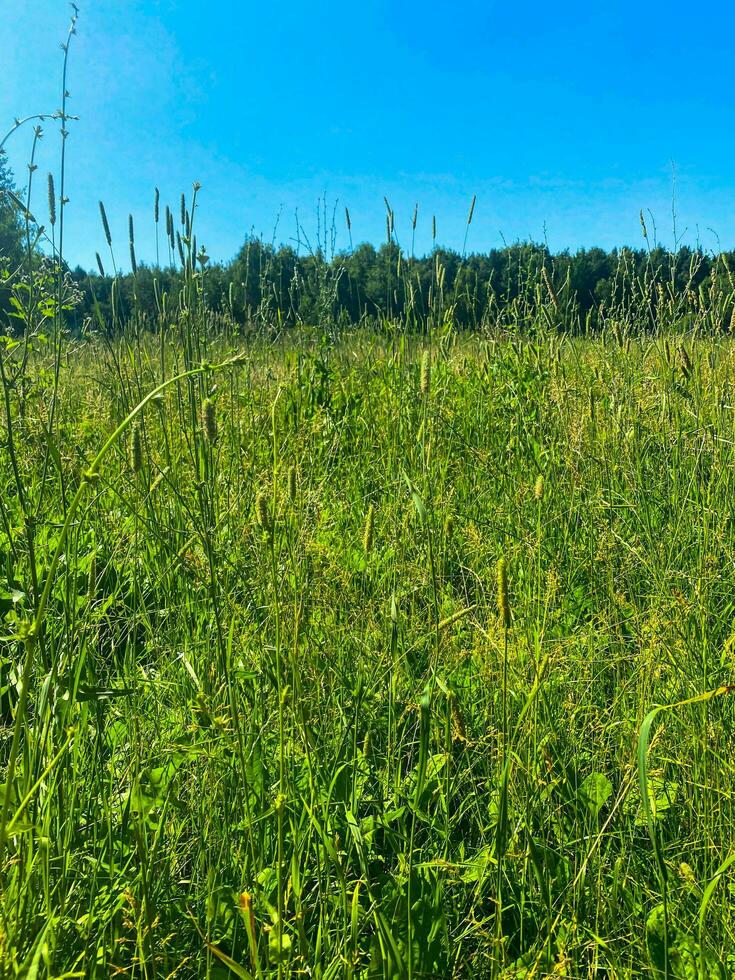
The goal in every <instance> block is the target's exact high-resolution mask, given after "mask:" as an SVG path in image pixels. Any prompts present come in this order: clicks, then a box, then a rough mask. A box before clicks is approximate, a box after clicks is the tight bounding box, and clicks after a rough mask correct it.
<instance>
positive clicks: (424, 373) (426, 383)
mask: <svg viewBox="0 0 735 980" xmlns="http://www.w3.org/2000/svg"><path fill="white" fill-rule="evenodd" d="M430 387H431V354H430V353H429V351H428V350H425V351H424V353H423V356H422V358H421V394H422V395H423V396H424V398H426V396H427V395H428V394H429V388H430Z"/></svg>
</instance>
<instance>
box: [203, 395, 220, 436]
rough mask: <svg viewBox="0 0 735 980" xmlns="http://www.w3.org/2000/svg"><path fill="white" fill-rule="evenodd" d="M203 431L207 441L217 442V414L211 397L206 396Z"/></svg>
mask: <svg viewBox="0 0 735 980" xmlns="http://www.w3.org/2000/svg"><path fill="white" fill-rule="evenodd" d="M202 432H203V433H204V438H205V439H206V440H207V442H216V440H217V415H216V413H215V410H214V402H213V401H212V399H211V398H205V399H204V401H203V402H202Z"/></svg>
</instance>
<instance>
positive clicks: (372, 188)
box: [0, 0, 735, 266]
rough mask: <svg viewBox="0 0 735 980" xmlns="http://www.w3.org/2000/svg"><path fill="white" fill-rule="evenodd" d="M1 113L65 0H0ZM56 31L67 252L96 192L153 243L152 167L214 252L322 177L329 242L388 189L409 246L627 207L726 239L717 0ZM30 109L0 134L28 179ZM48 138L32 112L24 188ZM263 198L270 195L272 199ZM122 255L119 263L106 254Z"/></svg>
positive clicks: (201, 10) (109, 1)
mask: <svg viewBox="0 0 735 980" xmlns="http://www.w3.org/2000/svg"><path fill="white" fill-rule="evenodd" d="M4 6H6V10H5V11H4V14H3V24H4V39H3V44H2V53H1V54H0V78H2V84H1V85H0V129H2V131H3V134H4V131H5V129H6V128H7V127H6V126H5V124H6V123H7V124H8V125H9V124H11V123H12V120H13V118H14V117H15V116H22V115H25V114H27V113H31V112H37V111H48V110H51V111H53V109H55V108H56V107H57V105H58V103H59V96H60V70H61V52H60V50H59V42H60V41H61V40H63V38H64V35H65V30H66V26H67V19H68V12H69V7H68V5H67V3H66V2H65V0H14V2H13V3H12V5H11V3H10V2H9V0H6V4H5V5H4ZM79 6H80V8H81V9H80V17H79V23H78V35H77V37H76V38H74V42H73V48H72V51H71V60H70V70H69V81H68V88H69V91H70V93H71V100H70V103H69V110H70V111H73V112H75V113H76V114H78V115H79V117H80V118H79V121H78V122H75V123H73V124H72V125H70V136H69V140H68V146H67V152H68V167H69V169H68V174H69V176H68V193H69V197H70V204H69V210H68V212H67V220H68V225H67V235H68V238H67V250H66V251H67V256H68V258H69V259H70V260H71V261H72V262H73V263H77V262H79V263H81V264H83V265H85V266H92V265H93V264H94V253H95V251H96V250H99V251H100V252H102V253H103V254H104V249H103V245H104V244H105V243H104V238H103V233H102V229H101V227H100V223H99V214H98V209H97V201H98V200H99V199H100V198H102V199H103V200H104V201H105V204H106V206H107V210H108V214H109V215H110V218H111V225H112V230H113V236H114V238H115V239H116V242H117V255H118V258H119V259H121V258H125V259H126V258H127V215H128V213H129V212H132V214H133V215H134V218H135V222H136V241H137V250H138V257H139V261H140V260H141V259H143V260H146V261H149V260H151V259H152V258H153V257H154V256H155V251H154V248H153V234H152V199H153V188H154V186H156V185H157V186H158V187H160V190H161V200H162V202H170V203H171V204H172V206H174V205H176V206H177V202H178V199H179V195H180V193H181V191H182V190H185V191H187V193H189V192H190V189H191V185H192V182H193V181H194V180H199V181H201V183H202V190H201V192H200V204H201V207H200V209H199V211H198V214H197V225H198V237H199V240H200V242H204V243H205V244H206V246H207V248H208V251H209V253H210V255H211V256H212V257H213V258H214V259H223V260H225V259H228V258H230V257H231V256H232V255H233V254H234V253H235V252H236V250H237V248H238V247H239V245H240V244H241V243H242V241H243V239H244V237H245V236H246V235H247V234H248V233H249V232H250V231H254V232H255V233H257V234H263V235H264V236H265V238H267V239H268V240H270V239H271V238H272V237H273V235H274V227H275V226H276V222H277V221H278V226H277V228H275V237H276V240H277V241H279V242H280V241H290V240H291V239H293V238H295V228H296V222H295V218H294V212H295V210H296V209H298V213H299V218H300V221H301V223H302V225H303V226H304V228H305V230H306V232H307V233H308V234H309V235H310V237H311V238H312V239H314V238H315V234H316V209H317V201H318V199H319V198H320V196H321V195H322V194H324V193H326V196H327V200H328V202H329V203H330V208H331V205H332V204H333V203H334V202H335V200H338V201H339V206H338V207H339V210H338V218H337V228H338V238H337V245H338V247H347V245H348V239H347V235H346V230H345V227H344V219H343V208H344V206H345V205H347V206H349V208H350V212H351V216H352V225H353V238H354V240H355V243H357V242H358V241H362V240H371V241H374V242H380V241H381V240H382V239H383V237H384V234H385V207H384V204H383V196H384V195H385V196H387V198H388V200H389V201H390V203H391V205H392V207H393V210H394V212H395V215H396V231H397V233H398V237H399V240H400V241H401V242H402V244H408V243H409V242H410V219H411V214H412V212H413V207H414V204H415V203H416V202H418V204H419V224H418V229H417V236H416V244H417V250H418V251H424V250H427V249H428V248H430V246H431V216H432V215H433V214H435V215H436V218H437V227H438V238H439V240H440V241H441V242H442V243H443V244H446V245H449V246H453V247H456V248H461V247H462V241H463V238H464V230H465V227H464V225H465V220H466V215H467V211H468V207H469V203H470V201H471V199H472V196H473V194H476V195H477V206H476V210H475V216H474V219H473V223H472V227H471V229H470V235H469V248H470V249H475V250H482V249H486V248H489V247H492V246H497V245H501V244H502V242H503V238H505V240H507V241H513V240H516V239H528V238H533V239H535V240H542V239H543V238H544V236H546V238H547V240H548V243H549V245H550V247H551V248H552V249H555V250H556V249H561V248H566V247H569V248H576V247H578V246H583V245H584V246H590V245H601V246H603V247H608V248H609V247H612V246H613V245H616V244H618V245H619V244H636V245H637V244H640V242H641V236H640V225H639V220H638V212H639V210H640V208H646V209H647V208H650V209H651V211H652V212H653V214H654V216H655V219H656V225H657V229H658V236H659V238H660V239H661V240H662V241H663V242H665V243H666V244H671V242H672V240H673V231H672V187H673V181H672V167H674V168H675V172H676V181H675V189H676V212H677V216H678V217H677V222H678V230H679V233H680V234H682V235H684V237H685V239H686V240H687V241H688V242H690V243H694V242H696V241H701V243H702V244H703V245H704V247H706V248H712V249H714V248H716V247H717V243H718V237H717V236H719V240H720V241H721V244H722V245H723V246H724V247H730V248H732V247H735V125H734V123H735V118H734V117H735V101H734V99H733V95H732V91H733V89H732V81H731V74H730V72H729V70H728V68H729V65H730V64H731V59H732V50H731V49H732V37H733V32H734V31H735V10H734V9H733V8H732V7H731V5H730V4H728V3H725V2H720V0H715V2H714V3H712V4H710V5H708V6H707V7H705V8H696V9H695V8H692V6H691V4H686V5H685V4H684V3H681V2H679V0H673V2H669V3H662V2H647V3H646V2H638V3H631V2H628V0H617V2H609V3H606V4H600V3H578V2H568V3H563V4H549V3H548V2H544V3H537V2H528V3H526V4H516V3H508V2H507V0H506V2H504V3H496V2H495V0H485V2H479V0H456V2H454V3H438V2H434V0H421V2H419V0H401V2H393V3H388V2H384V0H366V2H364V3H361V4H356V3H350V2H346V3H345V2H342V3H337V2H332V0H312V2H310V3H308V4H306V3H296V2H293V0H284V2H281V3H263V2H260V3H252V2H250V0H244V2H231V0H219V2H216V3H215V2H212V3H209V4H207V3H194V2H190V0H187V2H183V0H146V2H143V0H125V2H119V0H93V2H92V0H89V2H87V3H85V2H84V0H80V3H79ZM30 135H31V134H30V130H29V129H28V130H26V131H25V132H23V131H21V132H20V133H16V134H15V135H14V136H13V137H12V138H11V140H10V141H9V143H8V144H7V147H6V148H7V149H8V152H9V156H10V160H11V163H12V165H13V167H14V169H15V172H16V177H17V179H18V183H20V184H23V183H25V181H26V179H27V171H26V168H25V163H26V160H27V156H28V151H29V147H30ZM58 151H59V138H58V134H57V133H56V132H55V130H54V128H53V125H52V124H49V125H48V126H47V129H46V136H45V139H44V143H43V147H42V152H41V154H40V157H39V160H38V162H39V176H41V178H42V182H39V191H40V193H39V195H38V197H37V198H36V202H35V209H36V210H37V211H38V213H39V214H40V215H45V210H46V208H45V173H46V172H47V171H48V170H52V169H53V170H54V171H57V170H58ZM279 215H280V218H279ZM121 264H122V263H121Z"/></svg>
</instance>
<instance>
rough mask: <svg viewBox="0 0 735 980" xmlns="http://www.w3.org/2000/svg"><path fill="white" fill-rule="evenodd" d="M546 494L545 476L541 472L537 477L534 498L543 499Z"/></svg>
mask: <svg viewBox="0 0 735 980" xmlns="http://www.w3.org/2000/svg"><path fill="white" fill-rule="evenodd" d="M543 495H544V478H543V476H542V474H541V473H539V475H538V476H537V477H536V483H535V485H534V488H533V497H534V500H541V498H542V497H543Z"/></svg>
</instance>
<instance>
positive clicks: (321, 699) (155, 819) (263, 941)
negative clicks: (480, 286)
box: [0, 321, 735, 978]
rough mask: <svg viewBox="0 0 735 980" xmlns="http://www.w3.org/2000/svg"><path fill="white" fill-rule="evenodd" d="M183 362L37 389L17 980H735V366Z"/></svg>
mask: <svg viewBox="0 0 735 980" xmlns="http://www.w3.org/2000/svg"><path fill="white" fill-rule="evenodd" d="M182 331H184V332H183V333H182V334H181V335H178V334H176V333H171V334H170V335H165V334H164V335H162V336H161V337H156V336H152V335H145V336H140V335H135V334H134V333H131V334H130V335H125V336H123V337H122V338H121V339H120V340H119V341H115V342H111V343H110V342H108V343H102V342H101V341H99V340H97V341H95V340H94V339H91V340H87V341H86V342H84V343H82V342H80V341H79V340H71V339H68V340H59V341H58V347H56V348H55V349H56V353H55V354H54V351H50V352H49V353H46V352H45V351H44V349H43V348H40V349H39V350H37V351H35V352H31V354H30V357H29V360H28V363H27V366H26V367H25V369H24V371H25V373H24V375H23V377H24V385H23V391H22V392H21V391H19V390H18V388H17V387H16V388H13V387H12V386H11V387H10V388H8V387H7V386H6V389H5V390H6V392H7V401H6V403H5V410H4V412H3V414H2V416H0V436H1V437H2V440H3V446H4V448H3V450H2V452H0V489H1V491H2V493H1V495H0V501H1V503H0V517H1V518H2V529H1V530H2V534H1V536H0V567H1V569H2V572H1V574H2V579H1V582H2V592H0V612H1V613H2V629H1V630H0V635H1V636H2V639H1V640H0V657H1V658H2V678H3V691H2V700H1V702H0V708H1V710H2V717H3V723H4V727H3V729H2V732H1V733H0V753H2V758H3V760H4V765H5V766H6V769H7V763H8V759H9V757H10V754H11V747H12V743H13V731H14V725H15V723H16V722H17V731H18V736H17V763H16V765H15V767H14V768H15V772H14V778H13V781H12V783H11V785H10V787H9V789H8V788H7V783H6V787H4V788H3V789H2V793H3V798H4V800H5V801H6V803H7V817H6V821H5V827H4V831H5V836H6V843H5V845H4V852H3V865H2V868H1V869H0V870H1V876H2V877H1V879H0V880H1V883H2V904H1V914H2V946H1V947H0V961H1V962H2V970H1V971H0V972H2V975H3V976H9V977H10V976H27V977H49V978H51V977H55V978H60V977H69V976H99V977H107V976H111V975H122V976H128V977H146V978H153V977H158V978H165V977H179V978H184V977H226V976H234V975H239V976H255V977H276V976H278V977H284V978H285V977H297V976H314V977H323V978H337V977H340V978H341V977H345V978H347V977H355V978H357V977H366V978H367V977H386V978H388V977H412V978H419V977H449V976H456V977H500V976H503V977H521V976H525V977H543V976H567V977H591V976H602V977H639V976H651V977H654V976H656V977H663V976H665V975H666V974H667V973H668V975H669V976H670V977H685V976H686V977H689V976H707V977H710V976H720V975H724V976H729V975H731V973H732V972H733V970H735V961H734V960H733V957H732V956H731V955H730V950H732V949H733V948H735V939H734V937H733V928H734V927H735V916H734V915H733V911H732V889H733V887H735V878H733V874H732V871H731V868H730V864H731V861H732V856H733V854H735V822H734V820H733V817H734V816H735V813H734V811H733V774H734V769H735V765H734V764H733V759H732V738H733V702H732V698H731V697H729V696H728V694H729V692H728V690H727V689H726V687H725V686H726V685H727V684H729V683H730V682H731V681H732V679H733V638H732V630H733V618H734V611H735V607H734V601H735V526H734V525H733V501H734V500H735V496H734V494H733V491H734V489H735V468H734V467H733V442H734V440H735V416H734V414H733V406H734V405H735V403H734V402H733V399H732V394H731V390H732V385H733V382H734V380H735V347H733V345H732V343H731V342H730V341H729V340H722V341H714V340H705V339H700V340H696V341H691V340H687V341H686V344H687V351H688V353H687V357H685V358H684V359H682V358H681V356H680V355H679V354H678V353H677V351H676V350H675V349H674V350H672V349H671V348H670V347H669V344H668V343H666V342H664V341H663V340H661V341H658V340H652V341H650V342H646V343H638V342H634V341H630V340H627V341H625V342H624V344H623V346H621V345H620V344H619V343H618V342H617V341H616V340H615V338H614V336H612V335H611V336H610V337H606V336H603V337H601V338H598V339H596V340H568V339H567V340H565V339H563V338H560V337H557V336H551V337H541V338H539V339H536V340H528V341H524V342H521V341H518V340H513V339H509V338H507V337H506V338H502V337H498V338H480V337H477V338H460V337H457V336H456V335H455V334H454V333H453V332H452V331H451V329H447V330H446V331H445V332H443V333H442V334H441V335H436V336H435V337H434V338H433V340H432V342H431V344H430V345H429V344H428V342H427V341H426V340H425V339H422V338H419V337H416V336H410V335H404V334H396V335H395V336H389V335H387V336H378V335H376V334H370V333H367V332H358V333H355V334H353V335H352V337H351V338H349V339H345V340H344V341H343V342H341V343H338V344H337V345H336V346H333V347H327V346H324V344H322V343H320V342H319V341H317V340H314V339H313V338H312V337H311V336H310V335H309V334H303V335H302V336H299V337H293V338H291V339H286V340H282V341H280V342H279V343H277V344H275V345H268V344H266V343H265V342H264V341H258V340H254V341H253V342H252V343H251V344H250V345H249V346H248V348H247V350H246V356H245V358H244V359H243V360H244V363H242V364H240V365H238V366H232V365H228V366H226V367H223V368H221V369H217V370H214V369H211V370H210V369H208V368H206V366H205V370H204V371H201V370H200V369H199V368H198V365H199V363H200V361H201V359H202V358H206V359H207V360H209V361H211V362H212V363H215V362H222V361H226V360H227V359H228V358H229V357H231V355H232V354H233V353H234V350H233V349H230V347H229V346H228V344H227V342H226V341H225V340H224V339H220V340H216V339H212V338H210V339H207V338H206V337H205V336H204V335H199V334H198V333H197V328H196V326H195V325H193V321H192V322H189V323H188V324H187V325H186V327H185V328H183V327H182ZM429 347H430V358H431V361H430V370H427V365H426V362H425V358H424V356H423V355H424V351H425V350H427V349H429ZM20 356H21V354H20V353H19V351H18V349H13V350H8V349H7V348H6V352H5V354H4V358H5V364H6V371H7V369H8V365H12V364H13V363H16V362H17V360H18V358H20ZM14 359H15V361H14ZM55 364H58V365H60V369H59V376H58V384H57V386H56V388H55V389H54V365H55ZM687 364H688V366H687ZM185 370H192V371H198V373H195V374H193V375H190V376H189V377H187V378H182V379H180V380H178V381H171V383H170V384H169V385H168V386H167V387H166V388H165V390H164V391H163V392H162V395H161V397H160V398H156V399H152V400H151V401H149V402H148V404H146V405H145V406H144V408H143V409H142V410H141V411H140V412H139V414H138V416H137V419H138V423H137V426H138V427H137V428H135V429H134V428H132V427H130V426H128V427H127V428H124V429H123V430H122V432H121V434H120V436H119V438H118V439H117V440H116V441H114V442H112V443H111V444H110V447H109V451H108V453H107V456H106V457H105V458H104V460H103V461H101V463H100V465H99V467H96V466H93V465H92V461H93V459H94V457H95V456H96V455H97V453H98V452H99V450H100V449H101V447H102V446H103V445H104V444H105V443H106V441H107V440H108V439H109V438H110V436H111V434H112V433H113V432H114V431H115V429H116V427H118V426H119V425H120V424H121V423H122V422H123V420H124V419H125V418H126V416H127V415H128V414H129V413H130V412H131V411H132V410H133V409H134V408H135V407H136V405H138V403H139V402H140V401H141V400H142V399H143V398H144V397H145V396H146V395H147V394H149V393H150V392H152V391H153V390H154V389H156V387H157V386H159V385H160V384H161V383H162V382H163V381H166V380H169V381H170V380H171V379H172V378H174V377H175V375H176V374H177V372H182V371H185ZM53 390H56V394H57V400H56V407H55V410H54V411H55V417H54V421H53V425H52V426H51V425H49V421H48V420H49V412H50V404H49V392H50V391H53ZM206 399H211V402H212V404H213V405H214V413H215V419H214V421H215V423H216V433H215V432H214V431H213V427H212V424H211V423H212V418H211V414H210V410H209V409H206V410H205V415H206V416H207V418H206V424H205V419H203V417H202V405H203V402H205V400H206ZM8 418H9V419H10V424H9V425H8ZM134 432H135V433H137V434H135V435H133V433H134ZM8 434H10V436H11V438H12V446H13V451H12V452H11V451H9V443H8ZM212 436H215V438H214V439H212ZM134 442H135V443H136V444H137V445H136V446H135V452H134V453H133V443H134ZM133 456H134V457H135V463H136V465H135V467H133V465H132V464H133ZM138 464H140V465H138ZM90 467H92V469H93V470H95V471H96V472H98V474H99V475H96V473H95V472H93V473H91V474H90V473H89V472H88V471H89V469H90ZM85 473H86V474H87V475H86V477H85ZM539 477H542V479H541V480H539ZM80 488H81V489H80ZM77 491H79V494H78V497H79V502H78V505H75V504H74V498H75V494H77ZM369 515H371V516H369ZM64 527H66V528H67V533H65V534H64V531H63V528H64ZM368 532H369V533H368ZM55 550H58V562H57V563H56V565H55V568H54V566H53V564H52V561H53V555H54V551H55ZM31 553H32V554H33V561H31V558H30V554H31ZM501 559H502V560H504V562H505V568H506V570H507V581H508V602H509V606H510V622H509V624H508V627H507V630H506V628H505V624H504V617H503V615H502V613H503V603H502V601H501V603H500V607H501V608H500V610H499V603H498V600H499V597H498V595H497V583H498V563H499V561H500V560H501ZM49 569H52V571H53V575H52V576H51V577H49ZM46 584H47V585H48V588H47V596H48V598H47V602H46V603H45V606H44V604H43V600H42V592H43V589H44V585H46ZM500 599H501V600H502V596H501V597H500ZM34 620H35V621H36V623H37V626H38V629H37V630H36V632H35V635H34V632H33V629H32V625H31V624H32V623H33V622H34ZM29 632H30V636H29V635H28V634H29ZM28 657H30V661H29V660H28V659H27V658H28ZM24 664H29V674H28V680H29V683H28V685H27V688H26V697H24V696H23V694H22V692H21V690H20V689H19V688H20V687H21V684H20V677H21V673H22V670H23V665H24ZM719 688H723V690H718V689H719ZM705 694H711V696H709V697H707V698H702V697H699V696H700V695H705ZM690 699H693V700H692V701H691V703H687V704H683V705H682V704H679V702H683V701H689V700H690ZM659 705H674V707H671V708H670V709H668V710H662V711H660V712H658V713H657V714H656V715H655V717H651V715H650V714H649V712H651V711H652V709H654V708H655V707H657V706H659ZM646 716H648V719H647V721H646V725H645V726H644V725H643V723H644V719H646ZM251 909H252V919H251V913H250V910H251ZM698 971H699V972H698ZM718 971H719V972H718Z"/></svg>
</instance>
